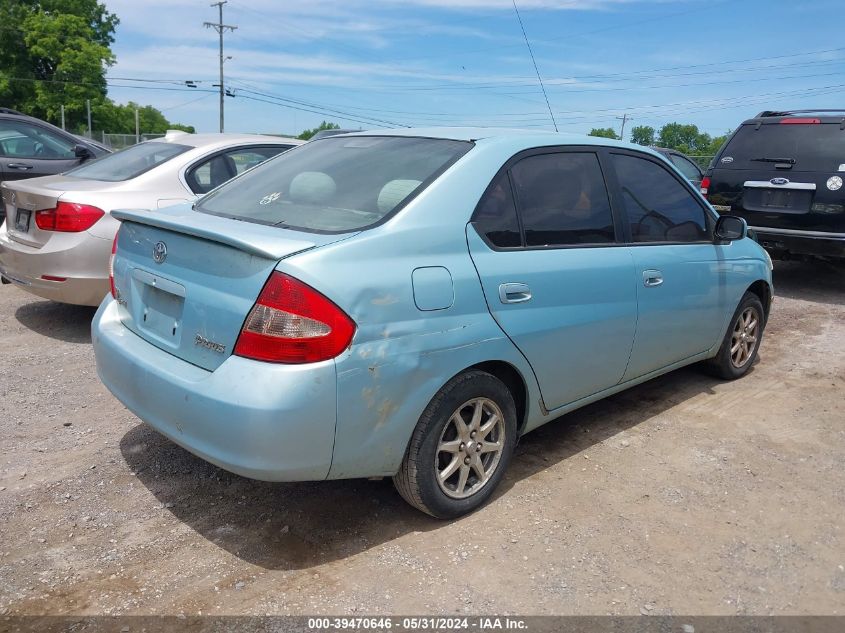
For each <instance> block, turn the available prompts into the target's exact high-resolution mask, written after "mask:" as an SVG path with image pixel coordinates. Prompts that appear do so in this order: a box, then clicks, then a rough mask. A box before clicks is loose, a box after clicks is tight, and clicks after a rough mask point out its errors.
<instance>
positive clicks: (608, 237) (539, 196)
mask: <svg viewBox="0 0 845 633" xmlns="http://www.w3.org/2000/svg"><path fill="white" fill-rule="evenodd" d="M511 176H512V178H513V184H514V190H515V191H516V196H517V200H518V202H519V212H520V216H521V218H522V225H523V228H524V231H525V244H526V246H567V245H573V244H602V243H608V242H613V241H614V240H615V239H616V235H615V232H614V227H613V214H612V212H611V209H610V202H609V199H608V195H607V188H606V186H605V182H604V177H603V176H602V172H601V167H600V165H599V160H598V156H596V154H594V153H592V152H560V153H554V154H538V155H536V156H529V157H527V158H523V159H522V160H521V161H519V162H518V163H517V164H516V165H514V166H513V167H512V168H511Z"/></svg>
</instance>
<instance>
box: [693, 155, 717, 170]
mask: <svg viewBox="0 0 845 633" xmlns="http://www.w3.org/2000/svg"><path fill="white" fill-rule="evenodd" d="M687 157H689V158H691V159H692V160H693V161H694V162H695V164H696V165H698V166H699V167H701V170H702V171H704V170H706V169H707V167H709V166H710V161H711V160H713V158H714V156H713V155H712V154H711V155H710V156H693V155H690V154H687Z"/></svg>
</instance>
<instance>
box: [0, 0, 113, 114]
mask: <svg viewBox="0 0 845 633" xmlns="http://www.w3.org/2000/svg"><path fill="white" fill-rule="evenodd" d="M117 23H118V20H117V17H116V16H115V15H114V14H112V13H109V12H108V11H107V10H106V8H105V6H104V5H102V4H100V3H98V2H97V1H96V0H4V1H3V2H2V3H0V24H2V26H3V28H2V29H0V102H2V103H4V105H9V106H10V107H13V108H17V109H19V110H22V111H24V112H26V113H27V114H32V115H33V116H37V117H40V118H43V119H47V120H51V121H58V119H59V110H60V107H61V105H62V104H64V105H65V115H66V120H67V121H68V122H69V124H70V127H72V128H78V127H80V126H81V124H82V122H83V121H84V120H85V116H86V115H85V100H86V99H91V100H92V101H96V100H99V99H104V98H105V95H106V81H105V73H106V68H107V67H108V66H110V65H111V64H113V63H114V56H113V55H112V52H111V50H110V48H109V45H110V44H111V43H112V42H113V41H114V28H115V26H116V25H117Z"/></svg>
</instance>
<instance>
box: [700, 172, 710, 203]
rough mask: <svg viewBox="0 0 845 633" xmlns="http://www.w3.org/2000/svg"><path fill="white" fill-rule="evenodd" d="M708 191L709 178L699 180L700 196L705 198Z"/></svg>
mask: <svg viewBox="0 0 845 633" xmlns="http://www.w3.org/2000/svg"><path fill="white" fill-rule="evenodd" d="M708 191H710V176H705V177H704V178H702V179H701V195H702V196H704V197H705V198H706V197H707V192H708Z"/></svg>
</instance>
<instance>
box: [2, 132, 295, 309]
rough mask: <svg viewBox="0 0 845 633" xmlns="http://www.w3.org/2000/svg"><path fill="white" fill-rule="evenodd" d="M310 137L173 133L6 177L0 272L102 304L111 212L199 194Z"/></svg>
mask: <svg viewBox="0 0 845 633" xmlns="http://www.w3.org/2000/svg"><path fill="white" fill-rule="evenodd" d="M302 142H303V141H299V140H296V139H291V138H282V137H275V136H258V135H244V134H185V133H175V134H174V133H171V134H168V136H166V137H165V138H163V139H157V140H154V141H146V142H144V143H139V144H138V145H134V146H132V147H130V148H128V149H125V150H123V151H121V152H117V153H116V154H111V155H109V156H106V157H104V158H102V159H100V160H97V161H94V162H90V163H86V164H85V165H82V166H81V167H77V168H76V169H72V170H70V171H68V172H66V173H64V174H60V175H56V176H44V177H42V178H32V179H30V180H19V181H13V182H4V183H3V184H2V186H1V187H0V190H2V199H3V204H4V206H5V210H6V223H5V224H4V225H3V226H2V227H0V278H2V282H3V283H15V284H17V285H19V286H20V287H21V288H23V289H24V290H27V291H28V292H31V293H33V294H35V295H38V296H39V297H44V298H45V299H52V300H53V301H59V302H62V303H73V304H78V305H92V306H93V305H99V303H100V302H101V301H102V300H103V297H104V296H105V295H106V294H107V293H108V292H109V271H108V267H109V256H110V254H111V247H112V241H113V240H114V236H115V234H116V233H117V228H118V226H119V222H118V221H117V220H116V219H114V218H112V217H111V211H113V210H114V209H126V208H136V209H137V208H145V209H156V208H161V207H165V206H169V205H172V204H177V203H179V202H185V201H188V200H192V199H195V198H197V197H198V196H201V195H203V194H205V193H207V192H208V191H211V189H213V188H215V187H217V186H219V185H221V184H223V183H224V182H226V181H228V180H230V179H231V178H233V177H234V176H236V175H238V174H240V173H242V172H243V171H245V170H247V169H249V168H250V167H253V166H255V165H257V164H259V163H261V162H263V161H264V160H266V159H268V158H271V157H273V156H275V155H276V154H279V153H280V152H283V151H285V150H288V149H290V148H292V147H294V146H296V145H300V144H301V143H302Z"/></svg>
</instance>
